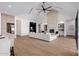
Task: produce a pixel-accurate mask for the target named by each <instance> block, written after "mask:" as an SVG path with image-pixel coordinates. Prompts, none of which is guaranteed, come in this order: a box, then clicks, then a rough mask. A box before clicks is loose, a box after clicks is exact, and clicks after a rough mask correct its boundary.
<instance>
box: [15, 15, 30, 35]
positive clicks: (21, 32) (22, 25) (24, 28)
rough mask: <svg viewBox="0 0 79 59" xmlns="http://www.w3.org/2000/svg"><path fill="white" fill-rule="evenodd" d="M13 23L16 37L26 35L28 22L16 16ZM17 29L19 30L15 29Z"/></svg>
mask: <svg viewBox="0 0 79 59" xmlns="http://www.w3.org/2000/svg"><path fill="white" fill-rule="evenodd" d="M15 20H16V21H15V22H16V25H15V26H16V29H15V30H16V35H21V36H23V35H27V34H28V32H29V21H28V20H27V19H26V18H23V17H20V16H18V17H17V16H16V17H15ZM17 21H19V22H20V23H18V26H19V27H17ZM17 28H19V29H17Z"/></svg>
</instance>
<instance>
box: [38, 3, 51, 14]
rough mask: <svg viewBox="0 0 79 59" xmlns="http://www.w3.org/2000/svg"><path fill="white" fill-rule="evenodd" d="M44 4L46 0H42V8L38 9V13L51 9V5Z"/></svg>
mask: <svg viewBox="0 0 79 59" xmlns="http://www.w3.org/2000/svg"><path fill="white" fill-rule="evenodd" d="M45 5H46V2H42V5H41V7H42V9H38V10H40V11H39V13H40V12H42V11H43V12H44V13H46V12H47V11H51V8H52V6H49V7H46V6H45Z"/></svg>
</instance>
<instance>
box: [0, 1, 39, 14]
mask: <svg viewBox="0 0 79 59" xmlns="http://www.w3.org/2000/svg"><path fill="white" fill-rule="evenodd" d="M37 4H38V3H35V2H33V3H32V2H0V12H3V13H8V14H12V15H20V14H25V13H28V11H29V10H30V9H31V8H32V7H35V6H36V5H37ZM8 5H11V6H12V7H11V8H9V7H8Z"/></svg>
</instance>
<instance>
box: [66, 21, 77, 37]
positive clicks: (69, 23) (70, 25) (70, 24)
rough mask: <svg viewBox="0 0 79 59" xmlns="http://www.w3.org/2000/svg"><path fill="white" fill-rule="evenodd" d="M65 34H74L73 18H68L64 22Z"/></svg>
mask: <svg viewBox="0 0 79 59" xmlns="http://www.w3.org/2000/svg"><path fill="white" fill-rule="evenodd" d="M66 32H67V35H72V36H75V20H68V21H67V22H66Z"/></svg>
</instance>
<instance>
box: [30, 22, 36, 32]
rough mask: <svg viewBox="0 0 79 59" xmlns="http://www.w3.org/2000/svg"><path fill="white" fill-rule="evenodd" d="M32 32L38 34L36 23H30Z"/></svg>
mask: <svg viewBox="0 0 79 59" xmlns="http://www.w3.org/2000/svg"><path fill="white" fill-rule="evenodd" d="M30 32H35V33H36V23H35V22H30Z"/></svg>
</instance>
